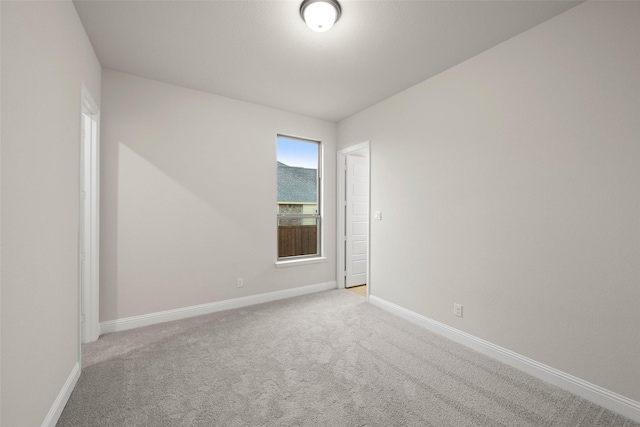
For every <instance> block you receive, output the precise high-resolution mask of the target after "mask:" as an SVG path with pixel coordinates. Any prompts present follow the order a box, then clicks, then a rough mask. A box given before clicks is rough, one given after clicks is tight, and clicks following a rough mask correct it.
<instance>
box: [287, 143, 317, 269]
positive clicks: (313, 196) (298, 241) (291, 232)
mask: <svg viewBox="0 0 640 427" xmlns="http://www.w3.org/2000/svg"><path fill="white" fill-rule="evenodd" d="M319 170H320V143H319V142H316V141H308V140H303V139H296V138H291V137H287V136H281V135H279V136H278V200H277V203H278V259H283V258H290V257H311V256H318V255H320V225H321V217H320V196H319V195H320V191H319V189H320V174H319V173H318V171H319Z"/></svg>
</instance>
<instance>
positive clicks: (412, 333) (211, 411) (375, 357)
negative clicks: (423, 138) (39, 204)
mask: <svg viewBox="0 0 640 427" xmlns="http://www.w3.org/2000/svg"><path fill="white" fill-rule="evenodd" d="M364 301H365V300H364V298H363V297H361V296H359V295H356V294H354V293H353V292H349V291H346V290H335V291H328V292H322V293H319V294H314V295H308V296H303V297H298V298H292V299H288V300H283V301H278V302H273V303H268V304H262V305H258V306H253V307H248V308H243V309H237V310H230V311H226V312H220V313H214V314H210V315H206V316H200V317H196V318H192V319H187V320H182V321H177V322H171V323H165V324H161V325H154V326H150V327H146V328H140V329H136V330H132V331H125V332H118V333H114V334H109V335H105V336H103V337H101V338H100V339H99V340H98V341H97V342H95V343H92V344H89V345H86V346H84V347H83V352H84V360H83V364H84V367H83V370H82V376H81V377H80V380H79V381H78V384H77V386H76V388H75V390H74V392H73V394H72V395H71V398H70V399H69V402H68V404H67V406H66V408H65V410H64V412H63V413H62V416H61V418H60V421H59V422H58V426H59V427H64V426H82V427H94V426H96V427H97V426H152V427H165V426H166V427H169V426H171V427H173V426H207V427H209V426H225V427H226V426H385V427H387V426H436V427H440V426H456V427H458V426H627V427H631V426H633V427H640V424H638V423H633V422H632V421H630V420H628V419H626V418H624V417H622V416H619V415H616V414H614V413H613V412H610V411H608V410H605V409H603V408H601V407H599V406H597V405H595V404H592V403H589V402H588V401H586V400H583V399H581V398H579V397H577V396H574V395H572V394H570V393H567V392H565V391H563V390H560V389H558V388H556V387H554V386H551V385H549V384H547V383H544V382H542V381H539V380H537V379H535V378H532V377H530V376H529V375H527V374H524V373H522V372H520V371H518V370H516V369H513V368H511V367H509V366H507V365H504V364H502V363H500V362H498V361H495V360H492V359H490V358H488V357H485V356H483V355H481V354H479V353H477V352H474V351H473V350H470V349H468V348H466V347H464V346H462V345H459V344H456V343H454V342H452V341H449V340H448V339H446V338H443V337H441V336H438V335H436V334H433V333H431V332H429V331H427V330H424V329H422V328H420V327H418V326H416V325H413V324H411V323H409V322H406V321H404V320H403V319H400V318H398V317H396V316H393V315H391V314H389V313H387V312H385V311H383V310H380V309H378V308H376V307H373V306H371V305H369V304H367V303H365V302H364Z"/></svg>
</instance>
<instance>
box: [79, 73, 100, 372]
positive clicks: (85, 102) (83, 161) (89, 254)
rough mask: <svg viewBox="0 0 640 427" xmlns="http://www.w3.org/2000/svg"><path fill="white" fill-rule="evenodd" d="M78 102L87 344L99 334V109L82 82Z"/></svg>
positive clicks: (83, 335) (82, 322)
mask: <svg viewBox="0 0 640 427" xmlns="http://www.w3.org/2000/svg"><path fill="white" fill-rule="evenodd" d="M80 102H81V104H80V105H81V110H80V111H81V114H80V188H79V191H80V197H79V199H80V216H79V219H80V221H79V230H78V270H79V271H78V279H79V280H78V281H79V295H80V297H79V305H80V307H79V311H80V319H79V336H80V342H81V343H88V342H93V341H96V340H97V339H98V337H99V336H100V324H99V318H98V306H99V303H98V292H99V289H98V281H99V273H98V256H99V252H98V250H99V239H98V237H99V216H98V215H99V211H98V209H99V200H100V197H99V188H100V187H99V161H100V144H99V126H100V111H99V110H98V106H97V104H96V103H95V101H94V100H93V98H92V97H91V94H90V93H89V91H88V90H87V88H86V87H85V86H84V85H82V90H81V100H80ZM80 347H81V346H79V350H78V353H79V356H78V357H79V360H80Z"/></svg>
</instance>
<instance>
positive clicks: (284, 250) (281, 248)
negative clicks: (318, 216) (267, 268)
mask: <svg viewBox="0 0 640 427" xmlns="http://www.w3.org/2000/svg"><path fill="white" fill-rule="evenodd" d="M316 253H318V226H317V225H280V226H278V257H279V258H283V257H288V256H298V255H311V254H316Z"/></svg>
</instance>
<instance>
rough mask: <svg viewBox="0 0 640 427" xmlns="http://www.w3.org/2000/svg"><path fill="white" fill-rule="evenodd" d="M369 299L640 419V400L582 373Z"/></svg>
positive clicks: (427, 326) (444, 334)
mask: <svg viewBox="0 0 640 427" xmlns="http://www.w3.org/2000/svg"><path fill="white" fill-rule="evenodd" d="M369 302H370V303H371V304H373V305H375V306H377V307H380V308H382V309H383V310H386V311H389V312H391V313H393V314H395V315H397V316H400V317H402V318H404V319H406V320H408V321H410V322H413V323H416V324H418V325H420V326H422V327H424V328H426V329H429V330H431V331H433V332H435V333H437V334H439V335H443V336H445V337H447V338H449V339H451V340H453V341H456V342H458V343H460V344H463V345H466V346H467V347H471V348H472V349H474V350H476V351H478V352H480V353H483V354H485V355H487V356H490V357H493V358H494V359H498V360H500V361H501V362H504V363H506V364H508V365H511V366H513V367H514V368H517V369H519V370H521V371H524V372H526V373H528V374H529V375H532V376H534V377H536V378H539V379H541V380H543V381H546V382H548V383H551V384H553V385H555V386H557V387H560V388H562V389H564V390H567V391H569V392H571V393H573V394H576V395H578V396H580V397H582V398H584V399H587V400H589V401H591V402H593V403H596V404H598V405H600V406H602V407H605V408H607V409H610V410H612V411H614V412H616V413H618V414H621V415H624V416H625V417H628V418H631V419H632V420H634V421H636V422H640V402H636V401H635V400H631V399H629V398H627V397H624V396H622V395H620V394H617V393H614V392H612V391H610V390H607V389H605V388H602V387H600V386H597V385H595V384H591V383H589V382H587V381H584V380H582V379H580V378H578V377H574V376H573V375H570V374H567V373H565V372H562V371H559V370H557V369H555V368H552V367H551V366H547V365H545V364H543V363H540V362H536V361H535V360H533V359H529V358H528V357H525V356H522V355H520V354H518V353H515V352H513V351H511V350H507V349H506V348H503V347H500V346H497V345H495V344H492V343H490V342H489V341H485V340H483V339H480V338H478V337H475V336H473V335H471V334H468V333H466V332H463V331H460V330H458V329H455V328H452V327H451V326H448V325H445V324H444V323H440V322H438V321H436V320H433V319H430V318H428V317H425V316H422V315H420V314H418V313H415V312H413V311H411V310H407V309H406V308H404V307H400V306H399V305H396V304H393V303H391V302H389V301H386V300H384V299H382V298H378V297H376V296H375V295H370V296H369Z"/></svg>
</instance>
